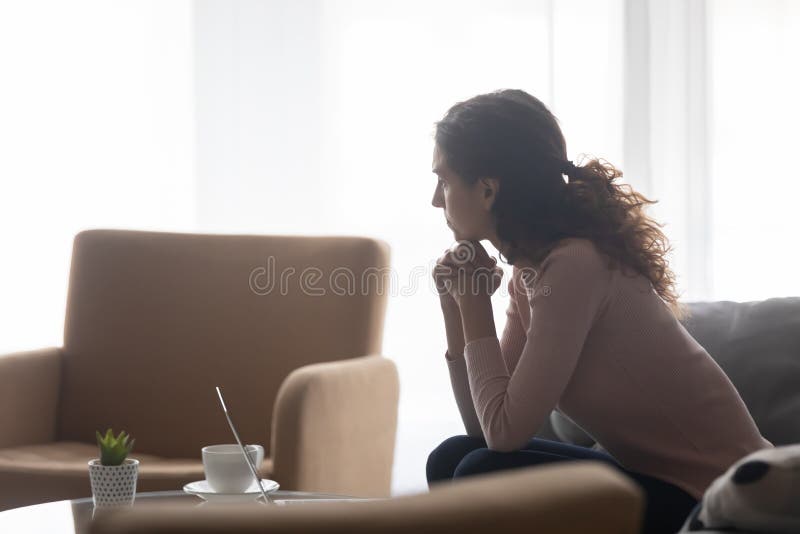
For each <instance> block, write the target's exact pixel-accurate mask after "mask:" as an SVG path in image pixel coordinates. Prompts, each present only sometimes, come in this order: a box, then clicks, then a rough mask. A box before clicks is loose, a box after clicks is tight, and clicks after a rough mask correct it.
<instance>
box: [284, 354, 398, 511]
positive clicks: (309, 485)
mask: <svg viewBox="0 0 800 534" xmlns="http://www.w3.org/2000/svg"><path fill="white" fill-rule="evenodd" d="M399 390H400V385H399V379H398V376H397V368H396V367H395V365H394V362H392V361H391V360H389V359H387V358H384V357H382V356H364V357H361V358H354V359H350V360H340V361H335V362H326V363H318V364H313V365H307V366H304V367H301V368H299V369H296V370H294V371H293V372H292V373H291V374H290V375H289V376H288V377H286V380H284V382H283V384H281V387H280V389H279V391H278V396H277V399H276V400H275V409H274V414H273V417H272V444H271V456H272V461H273V472H274V477H275V479H276V480H278V481H280V483H281V487H283V488H284V489H291V490H304V491H321V492H326V493H337V494H343V495H352V496H368V497H379V496H387V495H389V493H390V490H391V479H392V463H393V459H394V444H395V435H396V432H397V402H398V398H399V393H400V392H399Z"/></svg>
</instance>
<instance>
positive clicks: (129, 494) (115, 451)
mask: <svg viewBox="0 0 800 534" xmlns="http://www.w3.org/2000/svg"><path fill="white" fill-rule="evenodd" d="M95 435H96V436H97V445H98V446H99V447H100V458H99V459H98V458H95V459H94V460H90V461H89V481H90V482H91V484H92V497H94V505H95V506H120V505H131V504H133V499H134V497H135V495H136V478H137V476H138V474H139V460H133V459H130V458H128V454H130V452H131V450H133V443H134V442H135V441H136V440H134V439H131V440H130V441H128V440H129V438H130V436H129V435H128V434H126V433H125V432H124V431H122V432H120V433H119V435H118V436H116V437H115V436H114V433H113V432H112V431H111V429H110V428H109V429H108V430H106V433H105V435H101V434H100V432H95Z"/></svg>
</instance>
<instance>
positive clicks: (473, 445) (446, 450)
mask: <svg viewBox="0 0 800 534" xmlns="http://www.w3.org/2000/svg"><path fill="white" fill-rule="evenodd" d="M481 447H486V442H485V441H484V440H483V439H481V438H475V437H471V436H453V437H450V438H447V439H446V440H444V441H443V442H442V443H440V444H439V446H438V447H436V448H435V449H433V451H431V453H430V454H429V455H428V462H427V465H426V467H425V471H426V474H427V477H428V482H435V481H437V480H445V479H451V478H453V472H454V471H455V468H456V466H457V465H458V464H459V463H460V462H461V460H462V459H463V458H464V457H465V456H466V455H468V454H470V453H471V452H472V451H474V450H475V449H479V448H481Z"/></svg>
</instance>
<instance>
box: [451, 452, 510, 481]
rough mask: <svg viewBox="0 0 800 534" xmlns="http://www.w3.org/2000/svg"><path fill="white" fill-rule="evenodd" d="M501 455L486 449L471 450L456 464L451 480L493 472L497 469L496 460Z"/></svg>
mask: <svg viewBox="0 0 800 534" xmlns="http://www.w3.org/2000/svg"><path fill="white" fill-rule="evenodd" d="M502 454H503V453H499V452H497V451H493V450H490V449H486V448H481V449H476V450H473V451H472V452H470V453H469V454H467V455H466V456H464V457H463V458H462V460H461V461H460V462H459V463H458V465H457V466H456V468H455V471H454V473H453V478H459V477H466V476H471V475H480V474H482V473H487V472H489V471H494V470H496V469H497V468H498V467H499V466H498V465H497V463H498V462H497V460H498V458H499V457H500V456H501V455H502Z"/></svg>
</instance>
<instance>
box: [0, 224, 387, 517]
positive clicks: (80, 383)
mask: <svg viewBox="0 0 800 534" xmlns="http://www.w3.org/2000/svg"><path fill="white" fill-rule="evenodd" d="M388 274H389V252H388V247H387V246H386V245H385V244H384V243H381V242H378V241H375V240H371V239H366V238H356V237H289V236H252V235H196V234H178V233H159V232H138V231H122V230H88V231H84V232H81V233H79V234H78V235H77V236H76V237H75V242H74V249H73V257H72V267H71V271H70V280H69V293H68V298H67V309H66V319H65V328H64V346H63V347H54V348H46V349H41V350H36V351H30V352H20V353H15V354H9V355H5V356H0V429H2V431H0V510H3V509H8V508H13V507H17V506H24V505H28V504H35V503H39V502H45V501H50V500H59V499H70V498H78V497H85V496H89V495H90V494H91V490H90V487H89V479H88V472H87V466H86V463H87V462H88V460H89V459H91V458H94V457H97V450H96V446H95V444H94V432H95V430H103V429H105V428H108V427H112V428H114V429H115V430H122V429H124V430H126V431H128V432H129V433H130V434H132V435H133V436H134V437H135V438H136V447H135V450H134V453H133V454H132V457H133V458H138V459H139V460H140V461H141V465H140V473H139V482H138V488H137V489H138V490H139V491H157V490H172V489H180V487H181V486H182V485H183V484H185V483H187V482H190V481H192V480H199V479H202V478H203V469H202V464H201V461H200V449H201V447H203V446H204V445H208V444H214V443H230V442H232V436H231V434H230V430H229V428H228V426H227V423H226V421H225V418H224V416H223V414H222V412H221V409H220V407H219V405H218V401H217V398H216V394H215V392H214V386H217V385H219V386H221V387H222V389H223V391H224V393H225V398H226V401H227V403H228V406H229V408H230V410H231V412H232V414H233V417H234V420H235V422H236V424H237V427H238V430H239V432H240V434H241V435H242V439H243V440H245V441H247V442H249V443H261V444H263V445H264V446H265V449H266V450H265V461H264V463H263V465H262V466H261V471H262V474H263V476H265V477H269V478H273V479H275V480H277V481H279V483H280V484H281V487H282V488H283V489H293V490H307V491H322V492H329V493H339V494H348V495H356V496H367V497H375V496H386V495H388V494H389V491H390V482H391V468H392V460H393V454H394V442H395V432H396V423H397V401H398V394H399V392H398V389H399V385H398V378H397V371H396V368H395V366H394V364H393V363H392V362H391V361H390V360H388V359H386V358H384V357H382V356H380V355H379V354H380V350H381V341H382V331H383V320H384V314H385V307H386V301H387V292H388V287H387V286H388V278H389V277H388Z"/></svg>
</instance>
